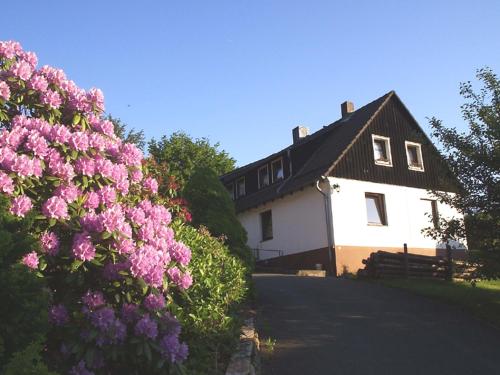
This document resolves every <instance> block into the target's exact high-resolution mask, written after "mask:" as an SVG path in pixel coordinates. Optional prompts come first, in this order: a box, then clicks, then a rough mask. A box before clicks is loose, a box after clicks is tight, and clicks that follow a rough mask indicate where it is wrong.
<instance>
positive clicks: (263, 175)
mask: <svg viewBox="0 0 500 375" xmlns="http://www.w3.org/2000/svg"><path fill="white" fill-rule="evenodd" d="M267 185H269V173H267V167H265V168H261V169H259V187H261V188H262V187H264V186H267Z"/></svg>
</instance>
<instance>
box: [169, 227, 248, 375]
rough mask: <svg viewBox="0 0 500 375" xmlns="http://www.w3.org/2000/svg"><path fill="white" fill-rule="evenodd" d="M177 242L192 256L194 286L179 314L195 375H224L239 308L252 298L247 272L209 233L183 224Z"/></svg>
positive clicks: (180, 300)
mask: <svg viewBox="0 0 500 375" xmlns="http://www.w3.org/2000/svg"><path fill="white" fill-rule="evenodd" d="M175 231H176V233H177V239H178V240H180V241H182V242H184V243H185V244H186V245H188V246H189V247H190V248H191V250H192V259H191V263H190V269H191V272H192V276H193V280H194V283H193V286H192V287H191V288H190V289H188V290H187V291H186V292H185V293H183V294H181V295H179V296H176V297H178V298H176V300H177V302H178V304H179V306H178V311H175V313H176V315H177V317H178V319H179V320H180V321H181V323H182V326H183V336H184V339H185V340H186V341H187V343H188V345H189V348H190V356H189V359H188V362H187V367H188V370H189V371H190V373H192V374H208V373H210V374H215V373H219V372H221V373H223V371H224V368H223V366H222V364H223V363H226V362H227V359H228V357H229V356H230V354H231V352H232V350H233V348H234V345H235V343H236V340H237V339H238V332H239V328H240V324H241V322H240V320H239V318H238V317H237V314H236V312H237V308H238V305H239V303H241V302H242V301H243V300H244V298H245V295H246V292H247V279H246V275H247V269H246V268H245V266H244V264H243V262H242V261H241V260H240V259H238V258H237V257H235V256H233V255H231V253H230V252H229V249H228V248H227V246H225V245H224V243H223V242H221V241H220V240H219V239H216V238H214V237H212V236H211V235H210V234H209V233H208V231H207V230H206V229H205V228H203V227H202V228H200V229H198V230H196V229H194V228H192V227H189V226H186V225H181V224H178V225H177V227H176V228H175Z"/></svg>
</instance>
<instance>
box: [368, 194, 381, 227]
mask: <svg viewBox="0 0 500 375" xmlns="http://www.w3.org/2000/svg"><path fill="white" fill-rule="evenodd" d="M376 200H377V199H376V198H375V197H366V213H367V215H368V222H369V223H371V224H382V218H381V217H380V212H379V210H378V207H377V202H376Z"/></svg>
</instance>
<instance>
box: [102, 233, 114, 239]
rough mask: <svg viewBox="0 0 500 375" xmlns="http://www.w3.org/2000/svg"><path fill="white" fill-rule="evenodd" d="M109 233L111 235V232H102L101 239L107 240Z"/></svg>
mask: <svg viewBox="0 0 500 375" xmlns="http://www.w3.org/2000/svg"><path fill="white" fill-rule="evenodd" d="M111 235H112V234H111V233H109V232H104V233H103V234H102V236H101V238H102V239H103V240H107V239H108V238H109V237H111Z"/></svg>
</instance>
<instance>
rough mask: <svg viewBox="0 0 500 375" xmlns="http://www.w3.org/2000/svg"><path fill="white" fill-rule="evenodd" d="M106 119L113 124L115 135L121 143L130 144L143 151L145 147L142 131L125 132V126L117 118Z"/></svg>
mask: <svg viewBox="0 0 500 375" xmlns="http://www.w3.org/2000/svg"><path fill="white" fill-rule="evenodd" d="M107 119H108V120H109V121H111V122H112V123H113V125H114V127H115V135H116V136H117V137H118V138H120V139H121V140H122V141H123V142H127V143H132V144H134V145H136V146H137V147H139V148H140V149H141V150H143V151H144V147H145V146H146V139H145V137H144V130H139V131H136V130H135V129H134V128H132V129H130V130H128V131H127V128H128V126H127V124H124V123H123V122H122V120H120V119H119V118H117V117H113V116H111V115H108V116H107Z"/></svg>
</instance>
